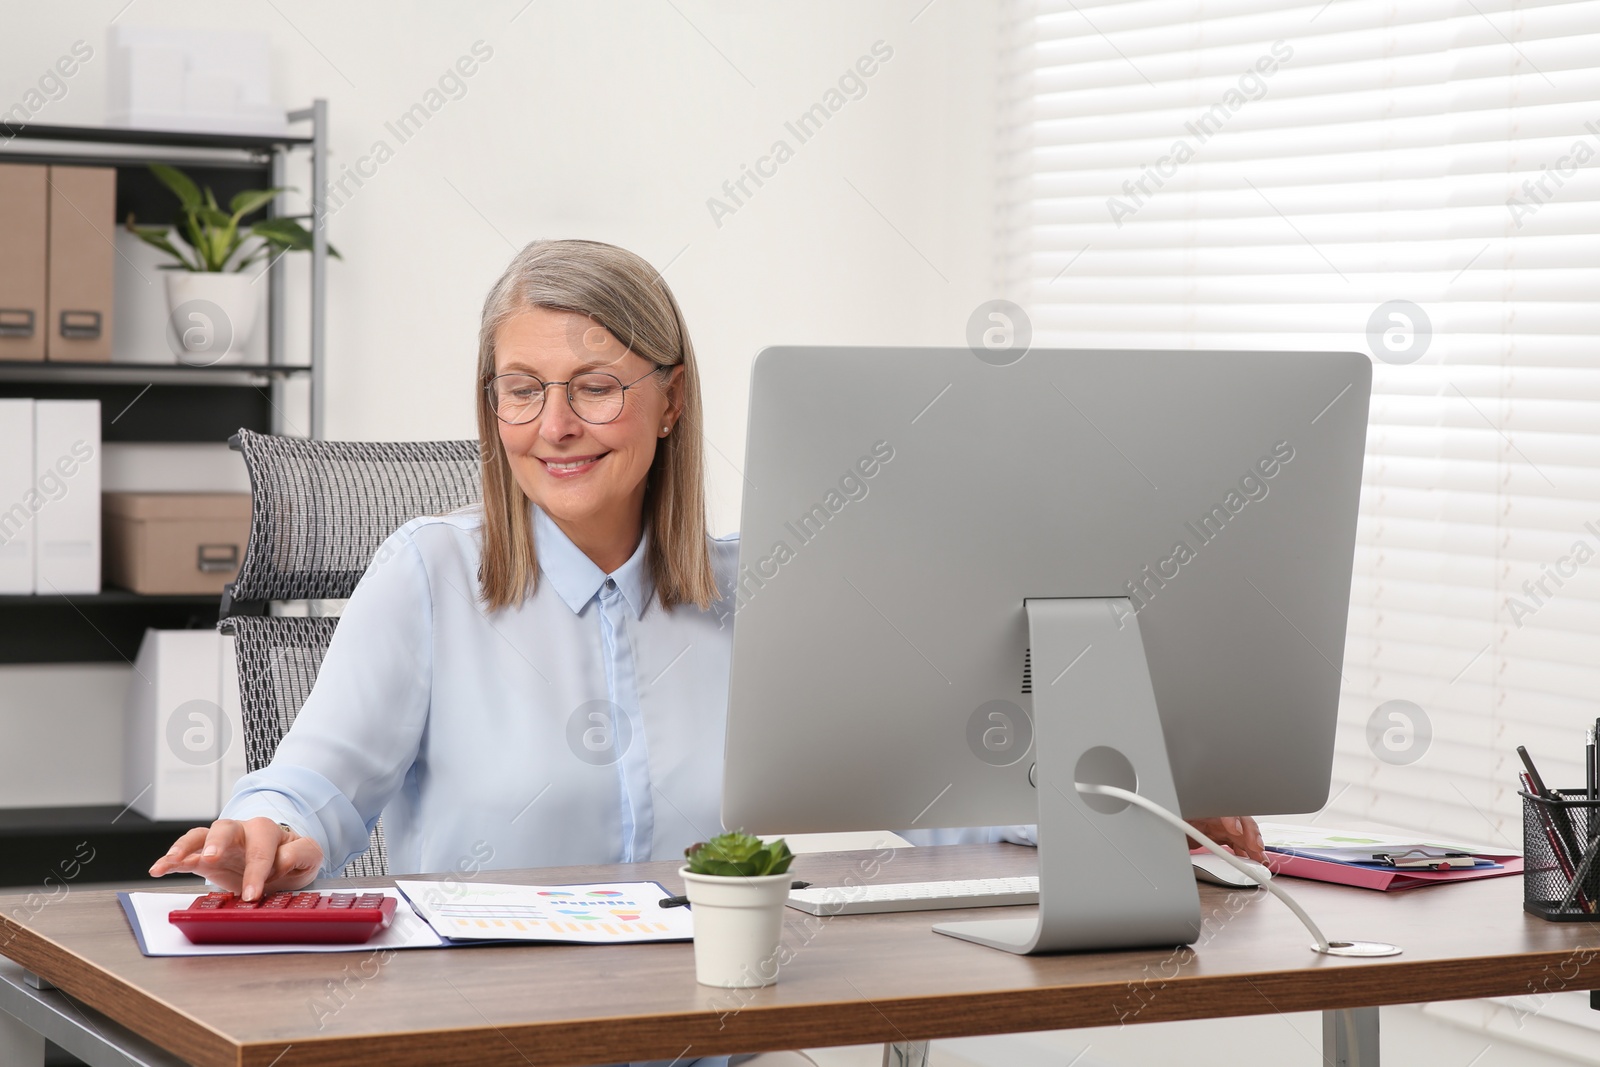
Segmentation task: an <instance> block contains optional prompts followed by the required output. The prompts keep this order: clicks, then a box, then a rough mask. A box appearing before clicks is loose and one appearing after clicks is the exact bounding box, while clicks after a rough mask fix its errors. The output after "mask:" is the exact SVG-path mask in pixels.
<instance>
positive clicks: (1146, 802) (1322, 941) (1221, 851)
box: [1078, 782, 1328, 952]
mask: <svg viewBox="0 0 1600 1067" xmlns="http://www.w3.org/2000/svg"><path fill="white" fill-rule="evenodd" d="M1078 792H1080V793H1098V794H1100V795H1101V796H1106V797H1116V798H1117V799H1118V800H1126V801H1127V802H1128V803H1129V804H1136V805H1138V806H1139V807H1141V808H1143V809H1144V810H1145V811H1148V812H1149V813H1150V814H1152V815H1154V816H1155V817H1156V818H1158V819H1160V820H1161V821H1162V822H1165V823H1168V824H1170V825H1172V826H1173V827H1175V828H1176V829H1178V830H1180V831H1182V832H1183V833H1185V834H1187V835H1188V836H1190V837H1192V838H1194V839H1195V840H1196V841H1198V842H1200V843H1201V844H1202V845H1204V846H1205V847H1206V848H1207V849H1209V850H1211V851H1212V852H1214V853H1216V854H1217V855H1218V856H1221V857H1222V858H1223V859H1225V860H1227V861H1228V862H1229V863H1230V864H1232V865H1233V867H1234V868H1235V869H1236V870H1238V871H1239V872H1240V873H1241V874H1244V875H1246V876H1248V877H1249V878H1250V879H1251V880H1252V881H1254V882H1256V883H1257V884H1258V885H1260V886H1261V888H1262V889H1265V890H1266V891H1267V892H1269V893H1271V894H1272V895H1273V896H1275V897H1277V898H1278V899H1279V900H1281V901H1283V902H1284V904H1286V905H1288V908H1289V910H1290V911H1292V912H1294V915H1295V918H1297V919H1299V920H1300V921H1301V922H1302V923H1304V924H1305V928H1306V929H1307V930H1309V931H1311V936H1312V937H1313V938H1315V939H1316V942H1317V951H1318V952H1326V951H1327V950H1328V939H1327V938H1326V937H1323V936H1322V931H1321V930H1320V929H1318V928H1317V924H1316V923H1314V922H1312V921H1311V916H1309V915H1307V914H1306V911H1305V909H1304V908H1302V907H1301V906H1300V905H1299V904H1298V903H1296V902H1295V899H1294V898H1293V897H1291V896H1290V895H1289V891H1288V890H1286V889H1283V888H1281V887H1279V886H1278V884H1277V881H1276V879H1273V878H1270V877H1269V878H1262V877H1260V876H1259V875H1257V874H1256V872H1255V871H1253V870H1251V869H1250V867H1249V866H1248V865H1247V864H1245V863H1244V861H1243V860H1241V859H1239V857H1237V856H1235V855H1234V854H1233V853H1231V852H1229V851H1228V850H1227V849H1225V848H1223V847H1222V846H1221V845H1219V844H1217V843H1216V842H1215V841H1213V840H1211V838H1209V837H1207V836H1206V835H1205V834H1203V833H1201V832H1200V831H1199V830H1196V829H1195V828H1194V827H1193V826H1190V825H1189V824H1188V823H1186V822H1184V821H1183V820H1182V819H1180V818H1179V817H1178V816H1176V815H1174V814H1173V813H1172V812H1170V811H1168V810H1167V809H1166V808H1163V807H1162V806H1161V805H1160V804H1157V803H1156V802H1155V801H1153V800H1151V799H1150V798H1149V797H1144V796H1140V795H1139V794H1138V793H1134V792H1131V791H1129V790H1127V789H1119V788H1118V787H1116V786H1114V785H1085V784H1084V783H1082V782H1079V783H1078Z"/></svg>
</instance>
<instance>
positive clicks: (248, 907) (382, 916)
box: [167, 893, 398, 945]
mask: <svg viewBox="0 0 1600 1067" xmlns="http://www.w3.org/2000/svg"><path fill="white" fill-rule="evenodd" d="M397 906H398V903H397V901H396V900H395V898H394V897H391V896H386V895H384V894H383V893H273V894H271V895H270V896H266V897H263V898H261V899H260V900H251V901H244V900H241V899H239V897H238V896H236V895H235V894H233V893H207V894H206V895H205V896H203V897H200V898H198V899H197V900H195V902H194V903H193V904H190V905H189V906H188V907H187V908H181V909H179V910H177V911H173V912H169V913H168V914H167V919H168V920H169V921H170V922H171V923H172V925H173V926H176V927H177V928H178V929H179V930H181V931H182V932H183V936H184V937H187V938H188V939H189V940H190V941H191V942H193V943H194V944H196V945H277V944H285V943H296V944H305V943H314V944H324V945H359V944H361V943H362V942H363V941H368V940H370V939H371V938H372V936H373V935H374V934H376V933H377V932H378V931H379V930H387V929H388V928H389V924H390V923H392V922H394V911H395V908H396V907H397Z"/></svg>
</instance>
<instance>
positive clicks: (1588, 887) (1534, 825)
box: [1521, 789, 1600, 922]
mask: <svg viewBox="0 0 1600 1067" xmlns="http://www.w3.org/2000/svg"><path fill="white" fill-rule="evenodd" d="M1521 796H1522V847H1523V853H1524V857H1525V859H1524V867H1523V872H1522V908H1523V910H1524V911H1527V912H1529V913H1531V914H1533V915H1537V916H1539V917H1540V918H1541V919H1548V920H1550V921H1551V922H1600V836H1594V835H1596V834H1600V800H1590V799H1589V794H1588V792H1587V790H1582V789H1558V790H1555V792H1554V793H1553V794H1552V795H1551V796H1549V797H1542V796H1538V795H1535V794H1533V793H1529V792H1527V791H1526V790H1524V791H1522V792H1521ZM1591 828H1592V833H1591Z"/></svg>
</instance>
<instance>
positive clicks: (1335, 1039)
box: [1322, 1008, 1378, 1067]
mask: <svg viewBox="0 0 1600 1067" xmlns="http://www.w3.org/2000/svg"><path fill="white" fill-rule="evenodd" d="M1322 1061H1323V1062H1324V1063H1326V1064H1327V1065H1328V1067H1378V1009H1377V1008H1348V1009H1346V1010H1344V1011H1325V1012H1323V1013H1322Z"/></svg>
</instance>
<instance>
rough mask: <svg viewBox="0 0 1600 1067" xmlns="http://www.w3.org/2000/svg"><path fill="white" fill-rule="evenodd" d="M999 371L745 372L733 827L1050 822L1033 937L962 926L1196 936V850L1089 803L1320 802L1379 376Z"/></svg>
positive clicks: (1093, 942) (1041, 358) (778, 359)
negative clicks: (1191, 853)
mask: <svg viewBox="0 0 1600 1067" xmlns="http://www.w3.org/2000/svg"><path fill="white" fill-rule="evenodd" d="M984 356H985V358H979V357H978V356H976V355H975V354H974V352H973V351H971V350H969V349H966V348H798V347H794V348H789V347H785V348H769V349H766V350H765V351H763V352H762V353H760V355H759V356H758V357H757V358H756V361H755V365H754V368H753V372H752V379H751V391H750V421H749V436H748V441H747V451H746V462H745V470H744V480H745V489H744V499H743V515H742V522H741V525H740V567H739V577H738V587H737V589H736V590H735V594H736V604H737V610H736V614H735V621H734V626H735V629H734V645H733V665H732V673H731V679H730V690H729V701H728V724H727V737H726V756H725V775H724V788H723V807H722V813H723V821H724V824H725V825H727V826H729V827H742V828H744V829H746V830H749V831H751V832H757V833H802V832H815V831H839V830H860V829H881V828H893V829H901V828H915V827H957V826H995V825H1008V824H1018V823H1037V824H1038V826H1039V845H1040V857H1039V862H1040V901H1041V904H1040V911H1039V913H1038V915H1037V916H1033V915H1030V916H1029V917H1027V918H1025V919H1022V920H1015V919H1013V920H1004V919H1002V920H991V921H987V922H983V923H970V924H954V923H953V924H947V925H946V926H944V927H940V928H939V929H940V930H941V932H945V933H952V934H954V935H955V936H963V937H969V938H970V939H971V940H976V941H980V942H982V943H984V944H991V945H994V946H995V947H1001V948H1008V949H1011V950H1012V951H1022V952H1029V951H1031V952H1042V951H1059V950H1073V949H1096V948H1120V947H1137V946H1141V945H1160V944H1187V943H1190V942H1192V941H1193V940H1195V938H1197V937H1198V936H1199V932H1200V918H1199V905H1198V897H1197V895H1196V892H1195V888H1194V880H1193V877H1192V874H1191V872H1190V866H1189V863H1188V855H1187V848H1186V847H1185V845H1184V842H1183V837H1182V835H1181V834H1180V833H1178V832H1177V831H1176V830H1175V829H1172V828H1169V827H1167V826H1165V825H1163V824H1161V823H1159V822H1158V821H1157V820H1156V819H1155V818H1153V817H1152V816H1151V815H1150V814H1148V813H1146V812H1143V811H1140V810H1137V809H1136V808H1132V807H1130V806H1128V805H1126V804H1125V803H1124V802H1121V801H1115V800H1112V799H1110V798H1108V797H1105V796H1088V795H1081V794H1080V793H1079V791H1078V790H1077V789H1076V784H1077V783H1078V782H1098V783H1101V784H1110V785H1121V786H1124V787H1125V788H1136V789H1137V791H1138V792H1140V793H1141V794H1143V795H1145V796H1147V797H1150V798H1151V799H1153V800H1155V801H1157V802H1158V803H1162V804H1164V805H1166V806H1167V807H1169V808H1172V809H1175V810H1176V809H1181V811H1182V813H1183V814H1184V815H1185V816H1186V817H1188V818H1196V817H1204V816H1212V815H1242V814H1249V813H1253V812H1269V811H1270V812H1300V811H1312V810H1315V809H1317V808H1319V807H1321V806H1322V804H1323V803H1324V802H1325V801H1326V798H1327V795H1328V788H1329V780H1330V774H1331V765H1332V758H1333V743H1334V727H1335V719H1336V713H1337V707H1338V700H1339V685H1340V681H1341V668H1342V663H1343V658H1344V638H1345V626H1346V612H1347V607H1348V602H1349V594H1350V580H1351V568H1352V557H1353V553H1354V544H1355V523H1356V511H1357V500H1358V496H1359V491H1360V483H1361V467H1362V457H1363V452H1364V446H1365V437H1366V424H1367V404H1368V398H1369V394H1370V390H1371V373H1372V371H1371V362H1370V360H1369V359H1368V358H1367V357H1365V356H1363V355H1360V354H1356V353H1343V352H1200V351H1073V350H1034V351H1029V352H1027V353H1026V354H1025V355H1023V356H1022V358H1020V359H1017V360H1016V361H1015V362H1011V363H1009V364H1007V365H996V364H995V362H993V361H992V356H991V355H990V354H989V353H984ZM953 927H964V929H953Z"/></svg>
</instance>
